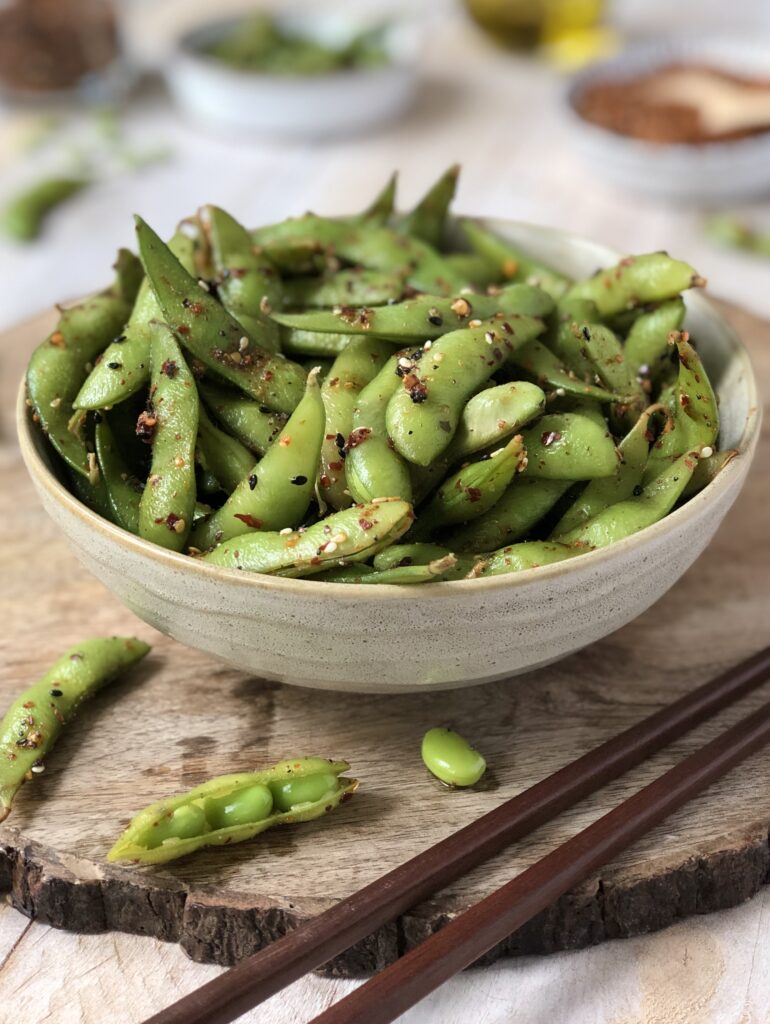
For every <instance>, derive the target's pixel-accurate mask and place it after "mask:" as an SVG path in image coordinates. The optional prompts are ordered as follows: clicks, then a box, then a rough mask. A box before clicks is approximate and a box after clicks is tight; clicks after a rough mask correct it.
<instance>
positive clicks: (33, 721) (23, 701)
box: [0, 636, 150, 821]
mask: <svg viewBox="0 0 770 1024" xmlns="http://www.w3.org/2000/svg"><path fill="white" fill-rule="evenodd" d="M149 650H150V646H149V644H146V643H144V642H143V641H141V640H136V639H135V638H133V637H119V636H115V637H99V638H97V639H93V640H84V641H83V642H82V643H80V644H77V645H76V646H74V647H71V648H70V649H69V650H68V651H66V652H65V653H64V654H63V655H62V656H61V658H59V660H58V661H56V662H55V663H54V664H53V665H52V666H51V668H50V669H49V670H48V671H47V672H46V673H45V675H43V676H41V678H40V679H39V680H38V681H37V682H36V683H34V684H33V685H32V686H31V687H30V688H29V689H28V690H25V691H24V693H22V694H21V695H20V696H19V697H17V698H16V700H15V701H14V702H13V704H11V706H10V708H9V709H8V711H7V712H6V714H5V717H4V718H3V720H2V723H0V821H3V820H4V819H5V818H7V817H8V814H9V813H10V810H11V804H12V803H13V798H14V796H15V794H16V792H17V790H18V789H19V787H20V786H21V785H22V784H23V783H24V782H25V781H26V780H27V779H30V778H32V776H33V775H35V774H37V773H39V772H42V771H43V770H44V765H43V763H42V762H43V758H44V757H45V756H46V754H48V753H50V751H51V749H52V747H53V745H54V744H55V743H56V740H57V739H58V737H59V733H60V732H61V730H62V728H63V727H64V726H65V725H66V724H67V723H68V722H69V721H70V720H71V719H72V718H73V717H74V715H75V713H76V712H77V710H78V708H79V707H80V705H81V704H82V703H83V701H85V700H87V699H88V698H89V697H92V696H93V695H94V694H95V693H96V692H97V690H99V689H101V687H102V686H104V685H105V684H106V683H108V682H109V681H110V680H111V679H113V678H114V677H115V676H116V675H117V674H118V673H119V672H121V671H122V670H123V669H125V668H128V667H129V665H132V664H133V663H134V662H136V661H139V660H140V659H141V658H143V657H144V656H145V654H147V652H148V651H149Z"/></svg>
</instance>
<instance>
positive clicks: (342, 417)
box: [319, 338, 400, 509]
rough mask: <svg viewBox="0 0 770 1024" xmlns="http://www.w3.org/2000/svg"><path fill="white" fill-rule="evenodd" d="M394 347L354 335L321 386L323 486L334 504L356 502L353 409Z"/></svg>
mask: <svg viewBox="0 0 770 1024" xmlns="http://www.w3.org/2000/svg"><path fill="white" fill-rule="evenodd" d="M391 351H392V349H391V346H390V345H388V344H387V343H386V342H383V341H379V340H378V339H377V338H353V339H351V342H350V344H349V345H348V346H347V347H346V348H345V350H344V351H343V352H341V353H340V355H338V356H337V358H336V360H335V361H334V364H333V365H332V368H331V370H330V371H329V374H328V375H327V377H326V378H325V380H324V382H323V385H322V386H321V399H322V400H323V404H324V410H325V412H326V426H325V428H324V439H323V443H322V444H321V467H320V475H319V487H320V492H321V498H322V499H323V501H325V502H326V503H327V504H328V505H331V506H332V508H335V509H340V508H345V507H346V506H347V505H351V504H352V503H353V498H352V496H351V494H350V492H349V490H348V488H347V480H346V477H345V459H346V457H347V450H346V444H347V442H348V439H349V436H350V432H351V430H352V429H353V412H354V409H355V407H356V403H357V401H358V398H359V394H360V392H361V391H362V390H363V388H364V387H366V385H367V384H369V383H371V381H372V380H373V379H374V378H375V377H376V376H377V374H378V373H379V371H380V370H381V369H382V367H383V366H384V365H385V363H386V362H387V360H388V358H389V357H390V355H391ZM372 497H390V495H372ZM396 497H400V495H396Z"/></svg>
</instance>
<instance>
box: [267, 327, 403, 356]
mask: <svg viewBox="0 0 770 1024" xmlns="http://www.w3.org/2000/svg"><path fill="white" fill-rule="evenodd" d="M349 341H350V335H348V334H327V333H326V332H325V331H298V330H294V329H293V328H291V327H282V328H281V348H282V350H283V351H284V352H285V353H286V354H287V355H290V356H296V357H298V358H300V359H303V358H305V357H306V356H309V357H311V358H318V359H325V358H327V359H328V358H330V359H333V358H334V357H335V356H338V355H339V354H340V352H342V351H343V350H344V348H345V346H346V345H347V344H348V343H349ZM399 344H400V342H399Z"/></svg>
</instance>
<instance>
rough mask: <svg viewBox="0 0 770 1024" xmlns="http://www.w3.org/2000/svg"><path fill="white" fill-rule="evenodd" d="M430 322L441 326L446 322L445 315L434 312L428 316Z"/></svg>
mask: <svg viewBox="0 0 770 1024" xmlns="http://www.w3.org/2000/svg"><path fill="white" fill-rule="evenodd" d="M428 323H429V324H433V326H434V327H441V325H442V324H443V323H444V318H443V316H441V314H440V313H432V314H431V315H430V316H429V317H428Z"/></svg>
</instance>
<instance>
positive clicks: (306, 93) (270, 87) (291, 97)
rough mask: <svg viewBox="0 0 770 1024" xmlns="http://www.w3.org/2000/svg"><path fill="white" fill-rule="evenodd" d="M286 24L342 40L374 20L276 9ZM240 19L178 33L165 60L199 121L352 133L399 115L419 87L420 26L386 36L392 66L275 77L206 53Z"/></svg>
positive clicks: (272, 130) (180, 98) (279, 131)
mask: <svg viewBox="0 0 770 1024" xmlns="http://www.w3.org/2000/svg"><path fill="white" fill-rule="evenodd" d="M276 19H277V21H278V23H279V24H280V25H281V27H283V28H285V29H287V30H289V31H295V32H297V33H298V34H299V33H301V34H302V35H303V36H307V37H309V38H311V39H316V40H318V41H320V42H323V43H328V44H330V45H343V44H344V43H345V42H346V41H347V40H349V39H350V38H352V36H353V35H355V34H356V33H357V32H359V31H361V30H362V29H365V28H366V27H367V25H370V24H371V22H366V21H362V20H357V19H355V18H354V17H351V16H348V15H343V14H333V13H328V12H322V11H310V10H301V11H300V10H297V11H293V12H291V11H289V12H283V11H282V12H281V13H277V14H276ZM240 20H242V16H241V17H235V18H228V19H227V20H223V21H217V22H212V23H209V24H207V25H203V26H199V27H197V28H194V29H192V30H190V31H188V32H186V33H185V34H184V35H182V36H180V37H179V39H178V40H177V42H176V45H175V47H174V50H173V51H172V53H171V54H170V56H169V60H168V62H167V64H166V69H165V73H166V79H167V81H168V85H169V88H170V89H171V92H172V95H173V97H174V99H175V100H176V102H177V104H178V105H179V106H180V107H181V109H182V110H183V111H184V112H185V113H186V114H187V115H188V116H189V117H190V118H191V119H192V120H194V121H196V122H198V123H199V124H202V125H204V126H206V127H209V128H214V129H220V130H222V131H225V132H230V133H231V134H238V135H240V136H244V135H257V134H259V133H266V134H271V135H283V136H303V137H308V136H317V137H319V136H330V135H342V134H353V133H356V132H362V131H367V130H368V129H370V128H373V127H375V126H376V125H378V124H380V123H382V122H383V121H387V120H390V119H391V118H394V117H396V116H397V115H398V114H400V113H401V112H402V111H403V110H404V109H405V108H406V106H407V105H408V104H409V102H410V101H411V99H412V98H413V96H414V93H415V90H416V86H417V53H418V36H419V31H418V27H417V25H416V23H412V22H409V23H399V24H393V25H389V26H388V27H387V28H386V29H385V30H384V33H383V46H384V49H385V51H386V53H387V56H388V63H387V64H384V65H383V66H382V67H371V68H350V69H344V70H341V71H334V72H330V73H328V74H318V75H302V76H300V75H297V76H291V75H277V74H267V73H260V72H257V71H245V70H239V69H236V68H230V67H227V66H226V65H225V64H223V63H221V62H220V61H218V60H217V59H216V58H214V57H210V56H207V55H206V54H205V53H203V52H202V50H203V48H205V47H206V46H207V45H208V44H210V43H212V42H215V41H216V40H217V39H219V38H221V37H222V36H223V35H224V34H225V33H226V32H228V31H229V30H231V29H232V28H233V26H235V25H237V24H238V22H239V21H240Z"/></svg>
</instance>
